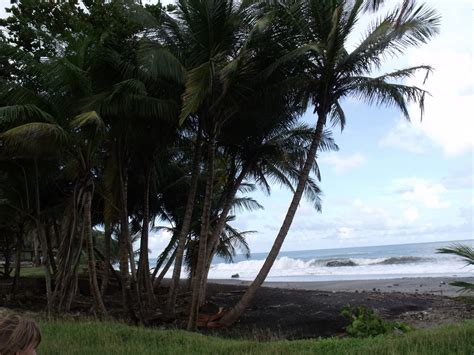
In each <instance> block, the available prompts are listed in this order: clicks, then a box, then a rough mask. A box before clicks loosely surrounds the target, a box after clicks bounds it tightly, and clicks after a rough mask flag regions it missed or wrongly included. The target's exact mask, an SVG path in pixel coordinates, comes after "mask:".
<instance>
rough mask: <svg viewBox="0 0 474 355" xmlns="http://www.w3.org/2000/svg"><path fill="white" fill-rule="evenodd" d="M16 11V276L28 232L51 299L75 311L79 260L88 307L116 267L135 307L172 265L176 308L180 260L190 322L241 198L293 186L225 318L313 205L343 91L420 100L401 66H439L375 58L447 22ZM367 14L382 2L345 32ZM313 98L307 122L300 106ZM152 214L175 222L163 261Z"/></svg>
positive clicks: (51, 8)
mask: <svg viewBox="0 0 474 355" xmlns="http://www.w3.org/2000/svg"><path fill="white" fill-rule="evenodd" d="M384 3H387V4H384ZM379 12H380V13H379ZM8 16H9V17H8V18H7V19H5V20H1V22H0V26H1V28H2V32H1V34H0V46H1V47H0V51H1V54H2V55H1V56H0V58H1V59H0V78H1V86H0V105H1V107H0V164H1V166H2V169H1V173H0V233H2V234H4V235H6V236H7V239H8V243H4V244H8V246H9V247H8V248H7V249H9V250H10V251H12V250H13V251H14V254H16V258H14V259H16V260H15V263H16V265H15V268H14V269H15V275H14V277H15V280H17V279H18V277H19V271H20V261H21V257H20V256H21V250H22V249H23V248H32V249H34V250H36V251H37V253H36V255H37V259H39V260H40V262H41V264H42V265H43V267H44V273H45V282H46V297H47V310H48V312H50V313H54V312H68V311H69V310H70V308H71V304H72V302H73V301H74V299H75V297H76V296H77V294H78V286H77V284H78V273H79V272H80V271H81V268H82V267H83V266H81V265H84V264H86V265H87V273H88V277H89V283H90V290H91V294H92V295H93V298H94V311H95V314H96V315H97V316H98V317H106V316H107V309H106V307H105V305H104V302H103V295H104V293H105V292H106V291H107V287H108V284H109V280H110V279H111V278H115V279H116V280H117V281H118V282H120V287H121V289H122V297H123V305H124V307H125V309H126V311H127V312H128V313H129V315H130V318H131V319H134V320H136V321H139V322H140V321H142V322H143V321H144V319H145V314H146V312H147V309H150V308H153V307H154V306H155V305H156V302H158V300H157V298H156V295H155V291H154V290H155V289H156V288H157V287H158V286H159V284H160V282H161V280H162V279H163V277H164V275H165V273H166V271H167V270H168V269H169V268H170V267H173V277H172V280H171V282H170V286H169V291H168V295H167V297H166V300H165V301H164V302H165V307H164V308H165V309H166V313H167V314H168V316H171V317H172V316H173V314H174V312H175V304H176V298H177V294H178V285H179V281H180V276H181V269H182V265H183V264H185V265H186V270H188V275H189V279H190V283H189V284H190V291H191V292H190V294H191V300H190V309H189V321H188V328H189V329H195V328H196V325H197V322H198V321H200V322H201V323H202V322H203V321H204V320H203V319H200V318H199V307H200V306H201V305H203V304H204V302H205V299H206V284H207V274H208V272H209V268H210V265H211V261H212V258H213V257H214V255H216V254H218V255H220V256H224V257H227V258H229V259H231V258H232V256H233V255H235V253H236V252H237V251H239V250H242V251H243V252H248V251H249V250H248V245H247V244H246V240H245V237H246V232H245V231H239V230H237V229H236V228H235V227H233V226H232V224H231V222H232V220H233V218H234V214H235V213H237V212H238V210H239V209H255V208H259V207H260V205H259V204H258V202H257V201H255V200H254V199H252V197H251V193H252V191H254V190H255V189H256V188H262V189H264V190H266V191H268V192H270V188H271V186H272V184H274V183H278V184H281V185H283V186H285V187H288V188H289V189H291V190H292V191H293V192H294V197H293V199H292V201H291V203H290V206H289V208H288V213H287V215H286V216H285V219H284V221H282V227H281V229H280V231H279V233H278V235H277V236H276V238H275V242H274V244H273V246H272V248H271V250H270V253H269V255H268V258H267V260H266V262H265V263H264V265H263V267H262V270H261V271H260V272H259V274H258V276H257V278H256V280H255V281H254V282H253V283H252V284H251V286H250V287H249V288H248V289H247V291H246V292H245V293H244V294H243V296H242V298H241V299H240V301H239V302H238V303H237V304H236V305H235V306H234V307H232V308H231V309H230V310H229V311H228V312H225V313H223V314H222V312H221V313H219V319H213V321H215V322H219V323H220V324H221V325H230V324H232V323H233V322H234V321H235V320H236V319H237V318H238V317H239V316H240V315H241V314H242V312H243V311H244V310H245V308H246V307H247V306H248V304H249V303H250V302H251V300H252V298H253V296H254V295H255V292H256V290H257V289H258V288H259V286H260V285H261V284H262V282H263V281H264V279H265V277H266V276H267V274H268V272H269V270H270V268H271V266H272V264H273V262H274V261H275V259H276V257H277V255H278V252H279V250H280V248H281V246H282V244H283V241H284V239H285V237H286V235H287V233H288V230H289V228H290V225H291V222H292V220H293V217H294V215H295V213H296V210H297V207H298V204H299V202H300V200H301V198H302V197H303V195H304V196H305V197H307V198H308V199H310V201H312V202H313V203H314V206H315V208H316V209H320V199H319V195H320V190H319V188H318V185H317V180H318V179H320V178H321V174H320V171H319V168H318V165H317V152H319V151H324V150H337V145H336V144H335V142H334V140H333V139H332V136H331V128H332V127H334V126H336V125H339V126H340V128H341V129H342V128H344V125H345V122H346V117H345V114H344V111H343V108H342V106H341V100H343V99H344V98H345V97H349V96H352V97H355V98H356V99H360V100H362V101H365V102H368V103H369V104H379V105H393V106H395V107H397V108H398V109H400V111H401V112H402V113H403V114H404V115H405V116H406V117H407V118H409V116H408V109H407V105H408V104H409V103H412V102H416V103H419V104H420V106H421V107H422V106H423V98H424V95H425V92H424V91H423V90H422V89H420V88H418V87H413V86H407V85H404V83H403V80H404V79H406V78H409V77H412V76H414V75H415V74H417V73H418V72H421V73H428V72H430V71H431V68H430V67H429V66H424V65H421V66H415V67H411V68H405V69H400V70H397V71H395V72H390V73H387V74H384V75H381V76H378V77H372V76H371V73H372V72H373V71H374V70H378V69H379V68H380V66H381V64H382V63H383V61H384V60H385V59H387V58H391V57H394V56H397V55H401V54H403V51H404V50H405V49H407V48H409V47H416V46H418V45H421V44H423V43H425V42H427V41H429V40H430V39H431V37H432V36H434V35H435V34H436V33H437V31H438V25H439V23H438V22H439V19H438V16H437V14H436V12H435V11H434V10H432V9H429V8H427V7H426V6H425V5H419V4H417V3H416V1H415V0H403V1H402V0H400V1H396V2H392V1H391V2H388V1H386V2H384V1H382V0H370V1H369V0H304V1H303V0H296V1H281V2H272V1H258V2H257V1H250V2H246V1H244V2H235V3H234V2H232V0H180V1H178V2H177V3H176V4H174V5H168V6H166V7H164V6H162V5H160V4H158V5H145V6H142V5H140V4H136V3H135V2H133V1H132V2H129V1H120V0H113V1H110V2H106V3H104V2H103V1H98V0H97V1H96V0H88V1H83V3H82V4H76V3H74V2H29V1H20V2H19V3H18V4H17V5H14V6H13V7H12V8H11V9H10V10H9V13H8ZM365 16H369V17H373V18H376V19H377V20H374V23H373V24H372V25H371V27H370V28H369V30H368V31H367V32H366V33H365V35H364V37H363V39H362V40H361V41H360V42H359V43H358V44H357V45H355V46H354V48H353V49H352V50H349V48H347V44H348V42H349V37H350V36H353V35H354V28H355V26H356V24H357V23H358V21H359V20H360V18H362V17H365ZM309 109H311V110H312V112H313V116H314V124H311V125H308V124H304V123H301V121H300V118H301V116H302V115H303V113H305V112H306V111H307V110H309ZM163 221H165V222H166V225H167V226H166V227H163V226H160V224H163V223H162V222H163ZM94 228H98V230H94ZM150 228H152V229H153V230H159V231H160V233H162V235H163V236H169V243H168V245H167V246H166V248H165V249H164V250H163V252H162V254H161V255H160V257H159V258H158V262H157V265H150V262H149V256H148V254H149V230H150ZM99 230H103V232H100V231H99ZM137 248H138V251H136V249H137ZM10 254H11V253H10ZM117 263H118V265H119V271H116V270H115V269H114V267H113V266H112V265H115V264H117ZM97 265H100V267H97ZM152 266H153V267H154V271H151V270H153V269H151V267H152ZM10 273H11V270H9V271H8V272H5V277H8V276H9V274H10ZM13 285H15V282H14V283H13ZM14 292H15V286H13V287H12V294H13V295H14ZM207 321H208V320H206V322H207Z"/></svg>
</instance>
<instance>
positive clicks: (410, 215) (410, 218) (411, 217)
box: [403, 207, 420, 223]
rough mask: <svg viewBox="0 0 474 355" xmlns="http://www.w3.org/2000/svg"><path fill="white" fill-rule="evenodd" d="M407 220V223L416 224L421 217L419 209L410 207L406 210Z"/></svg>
mask: <svg viewBox="0 0 474 355" xmlns="http://www.w3.org/2000/svg"><path fill="white" fill-rule="evenodd" d="M403 215H404V217H405V219H406V220H407V222H410V223H411V222H415V221H416V220H417V219H418V218H419V217H420V213H419V212H418V208H416V207H409V208H407V209H406V210H405V212H404V213H403Z"/></svg>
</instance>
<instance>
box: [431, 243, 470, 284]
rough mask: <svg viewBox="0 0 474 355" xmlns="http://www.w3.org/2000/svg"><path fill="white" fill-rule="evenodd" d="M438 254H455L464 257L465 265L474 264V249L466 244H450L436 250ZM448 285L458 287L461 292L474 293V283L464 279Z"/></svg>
mask: <svg viewBox="0 0 474 355" xmlns="http://www.w3.org/2000/svg"><path fill="white" fill-rule="evenodd" d="M437 253H438V254H451V255H457V256H460V257H461V258H463V259H464V261H465V263H466V266H474V249H473V248H472V247H470V246H468V245H466V244H459V243H457V244H452V245H450V246H449V247H447V248H440V249H438V250H437ZM450 285H453V286H456V287H460V289H459V292H461V293H474V284H472V283H469V282H465V281H455V282H451V283H450Z"/></svg>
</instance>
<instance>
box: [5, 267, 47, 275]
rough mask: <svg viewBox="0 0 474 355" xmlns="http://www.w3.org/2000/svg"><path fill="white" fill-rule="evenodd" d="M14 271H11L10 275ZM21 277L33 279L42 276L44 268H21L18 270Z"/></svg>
mask: <svg viewBox="0 0 474 355" xmlns="http://www.w3.org/2000/svg"><path fill="white" fill-rule="evenodd" d="M14 272H15V271H12V275H13V273H14ZM20 276H21V277H33V276H44V267H43V266H39V267H24V266H23V267H22V268H21V269H20Z"/></svg>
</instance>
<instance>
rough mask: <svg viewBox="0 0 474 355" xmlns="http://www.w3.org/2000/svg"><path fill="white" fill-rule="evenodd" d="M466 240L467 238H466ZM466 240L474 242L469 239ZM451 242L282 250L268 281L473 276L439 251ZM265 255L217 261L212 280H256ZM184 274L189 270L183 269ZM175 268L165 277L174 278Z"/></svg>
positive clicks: (470, 269) (184, 275)
mask: <svg viewBox="0 0 474 355" xmlns="http://www.w3.org/2000/svg"><path fill="white" fill-rule="evenodd" d="M464 242H466V241H464ZM467 243H472V242H471V241H467ZM447 244H448V242H437V243H424V244H405V245H395V246H393V245H390V246H377V247H361V248H346V249H332V250H305V251H298V252H282V254H283V255H281V256H280V257H279V258H278V259H277V260H276V261H275V263H274V265H273V267H272V269H271V270H270V273H269V275H268V277H267V279H266V280H267V281H318V280H319V281H327V280H367V279H385V278H399V277H420V276H460V277H465V276H473V273H474V267H472V266H471V267H466V266H465V264H464V263H463V262H462V261H461V259H460V258H459V257H456V256H453V255H446V254H437V253H436V250H437V249H438V248H440V247H444V246H446V245H447ZM265 257H266V254H255V255H252V258H253V259H250V260H244V259H243V256H237V258H236V259H237V260H236V263H234V264H228V263H224V262H219V260H217V261H216V260H214V263H213V265H212V266H211V270H210V272H209V278H210V279H229V278H231V277H232V275H235V274H239V279H241V280H253V279H254V278H255V276H256V275H257V273H258V272H259V270H260V269H261V267H262V265H263V263H264V260H265ZM182 270H183V271H182V275H181V276H182V277H183V278H184V277H186V276H187V271H186V270H185V269H184V268H183V269H182ZM172 272H173V271H172V269H170V270H169V271H168V273H167V274H166V277H171V275H172Z"/></svg>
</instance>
